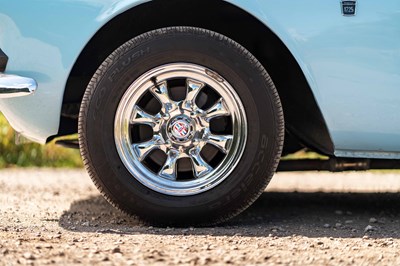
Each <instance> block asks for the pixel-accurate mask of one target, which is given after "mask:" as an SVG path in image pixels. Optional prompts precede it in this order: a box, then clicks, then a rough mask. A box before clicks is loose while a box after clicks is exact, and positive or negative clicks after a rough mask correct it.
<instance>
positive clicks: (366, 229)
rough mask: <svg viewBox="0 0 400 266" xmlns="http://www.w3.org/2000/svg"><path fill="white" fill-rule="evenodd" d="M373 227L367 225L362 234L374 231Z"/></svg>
mask: <svg viewBox="0 0 400 266" xmlns="http://www.w3.org/2000/svg"><path fill="white" fill-rule="evenodd" d="M375 230H376V229H375V227H373V226H372V225H367V227H365V229H364V232H371V231H375Z"/></svg>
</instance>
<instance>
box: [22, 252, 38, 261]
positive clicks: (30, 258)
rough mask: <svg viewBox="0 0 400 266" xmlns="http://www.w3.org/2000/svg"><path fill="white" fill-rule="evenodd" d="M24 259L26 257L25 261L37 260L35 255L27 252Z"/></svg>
mask: <svg viewBox="0 0 400 266" xmlns="http://www.w3.org/2000/svg"><path fill="white" fill-rule="evenodd" d="M23 257H24V258H25V259H27V260H35V259H36V258H35V256H33V254H32V253H30V252H25V253H24V255H23Z"/></svg>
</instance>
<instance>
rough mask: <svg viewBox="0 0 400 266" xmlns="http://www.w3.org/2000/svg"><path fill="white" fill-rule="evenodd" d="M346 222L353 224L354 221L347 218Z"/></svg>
mask: <svg viewBox="0 0 400 266" xmlns="http://www.w3.org/2000/svg"><path fill="white" fill-rule="evenodd" d="M344 223H345V224H352V223H353V220H346V221H345V222H344Z"/></svg>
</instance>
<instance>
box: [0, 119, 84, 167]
mask: <svg viewBox="0 0 400 266" xmlns="http://www.w3.org/2000/svg"><path fill="white" fill-rule="evenodd" d="M0 154H1V156H0V169H1V168H12V167H43V166H45V167H67V168H81V167H82V166H83V165H82V160H81V157H80V155H79V150H77V149H66V148H63V147H60V146H58V145H56V144H54V141H52V142H51V143H49V144H48V145H40V144H36V143H27V144H24V145H16V144H15V132H14V130H13V129H12V128H11V126H10V125H9V124H8V122H7V120H6V118H5V117H4V116H3V114H1V113H0Z"/></svg>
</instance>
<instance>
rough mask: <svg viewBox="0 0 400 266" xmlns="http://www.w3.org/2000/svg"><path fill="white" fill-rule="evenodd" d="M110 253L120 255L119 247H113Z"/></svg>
mask: <svg viewBox="0 0 400 266" xmlns="http://www.w3.org/2000/svg"><path fill="white" fill-rule="evenodd" d="M111 253H122V252H121V249H120V247H115V248H113V249H112V250H111Z"/></svg>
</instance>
